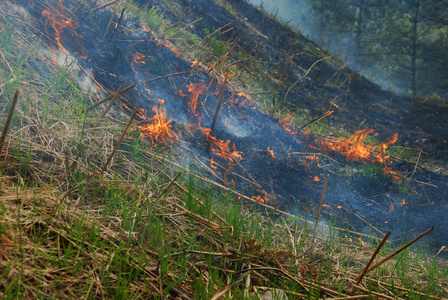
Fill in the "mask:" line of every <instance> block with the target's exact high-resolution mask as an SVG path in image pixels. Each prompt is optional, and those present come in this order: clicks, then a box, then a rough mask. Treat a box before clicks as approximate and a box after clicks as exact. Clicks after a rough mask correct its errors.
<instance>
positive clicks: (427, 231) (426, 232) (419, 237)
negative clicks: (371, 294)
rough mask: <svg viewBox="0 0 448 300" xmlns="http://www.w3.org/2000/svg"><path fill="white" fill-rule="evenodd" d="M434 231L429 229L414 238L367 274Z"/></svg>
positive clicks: (432, 228)
mask: <svg viewBox="0 0 448 300" xmlns="http://www.w3.org/2000/svg"><path fill="white" fill-rule="evenodd" d="M433 230H434V227H431V228H429V229H428V230H426V231H425V232H423V233H422V234H420V235H419V236H418V237H416V238H414V239H413V240H411V241H410V242H408V243H407V244H406V245H404V246H403V247H401V248H400V249H398V250H396V251H395V252H394V253H392V254H390V255H388V256H386V257H385V258H383V259H382V260H381V261H379V262H378V263H376V264H374V265H373V266H371V267H370V268H369V269H368V270H367V271H366V272H365V273H368V272H370V271H373V270H374V269H376V268H377V267H378V266H380V265H382V264H383V263H385V262H386V261H388V260H389V259H391V258H392V257H394V256H395V255H397V254H398V253H400V252H401V251H403V250H404V249H406V248H407V247H409V246H410V245H412V244H413V243H415V242H416V241H418V240H419V239H421V238H422V237H424V236H425V235H427V234H428V233H430V232H431V231H433Z"/></svg>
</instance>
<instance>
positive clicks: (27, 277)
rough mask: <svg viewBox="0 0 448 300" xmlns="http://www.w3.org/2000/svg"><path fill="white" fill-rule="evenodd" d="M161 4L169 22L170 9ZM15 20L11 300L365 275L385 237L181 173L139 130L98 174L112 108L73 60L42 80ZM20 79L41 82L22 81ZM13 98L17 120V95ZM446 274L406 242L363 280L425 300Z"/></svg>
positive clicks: (4, 44)
mask: <svg viewBox="0 0 448 300" xmlns="http://www.w3.org/2000/svg"><path fill="white" fill-rule="evenodd" d="M151 11H152V12H151ZM149 12H150V13H149V17H150V18H152V19H155V21H157V20H158V21H157V22H159V23H160V24H165V23H164V21H160V20H161V19H162V16H161V15H160V14H159V12H158V11H156V10H149ZM16 30H18V29H17V28H12V27H10V28H9V29H7V30H6V31H5V32H6V33H7V34H6V36H4V37H3V39H2V40H1V41H0V43H1V44H0V46H1V47H0V48H1V49H2V51H4V54H5V56H6V57H7V58H8V59H9V60H10V62H11V66H14V69H13V71H12V72H11V71H8V67H7V66H5V64H3V63H2V64H1V65H0V68H1V70H2V72H0V74H1V75H0V76H1V82H8V84H7V85H5V86H4V87H3V97H4V98H5V99H10V98H11V97H12V95H13V93H14V91H15V88H18V87H19V88H20V90H21V98H20V100H19V104H18V106H17V108H16V112H15V115H14V118H13V122H12V124H11V127H10V130H9V133H10V134H11V139H10V141H9V143H8V152H7V156H6V159H5V160H4V161H3V162H2V165H1V168H0V170H1V174H2V177H1V181H0V182H1V194H0V238H1V239H0V244H1V247H0V293H2V294H1V298H2V299H3V298H4V299H12V298H14V299H16V298H37V299H44V298H45V299H47V298H72V299H74V298H76V299H78V298H89V299H94V298H113V299H138V298H144V299H150V298H168V299H174V298H175V297H178V296H179V294H182V293H185V294H187V295H189V296H190V297H191V298H193V299H210V298H211V297H212V296H213V295H215V294H216V293H217V292H218V291H219V290H221V289H224V288H226V287H228V286H229V285H232V284H233V286H232V287H231V288H229V291H228V292H227V293H226V294H225V296H224V297H225V298H226V299H230V298H231V297H233V299H249V298H251V297H250V293H251V292H252V291H254V289H258V291H259V292H262V291H263V289H264V288H272V289H283V290H285V291H287V292H289V293H299V294H305V295H306V298H308V299H319V298H322V297H323V295H324V293H323V292H322V291H321V290H320V288H319V287H320V286H325V287H329V288H331V289H332V290H334V291H337V292H338V293H339V295H341V296H343V295H345V292H343V286H344V284H345V282H346V280H347V278H353V275H352V273H354V274H359V273H360V272H361V270H362V268H363V266H365V264H366V262H367V261H368V259H369V257H370V255H371V253H372V252H373V250H374V248H375V246H376V245H377V244H378V239H375V238H374V237H370V238H369V239H368V241H369V244H370V245H371V246H362V245H361V243H360V242H359V241H358V239H357V237H356V236H354V235H348V234H346V233H345V232H339V231H338V230H336V225H333V223H330V224H328V226H326V225H325V226H324V225H323V223H324V221H323V220H320V221H319V222H320V223H319V224H320V225H319V226H317V227H314V226H313V224H316V223H317V222H316V221H314V223H313V222H309V221H306V220H305V219H304V218H303V217H298V218H289V219H284V218H281V217H280V216H278V215H276V213H275V212H274V211H266V210H264V209H261V208H257V206H256V205H254V204H253V203H247V199H245V200H244V199H243V200H235V199H234V197H233V196H232V195H228V194H226V192H225V191H223V190H220V189H219V188H217V187H216V186H215V185H214V184H213V182H212V181H210V179H209V178H208V177H207V175H205V174H201V173H200V172H199V171H198V170H197V169H196V168H195V167H194V166H191V167H189V168H183V169H179V168H178V167H177V166H176V164H175V162H174V161H173V159H172V157H173V156H174V154H175V153H170V151H171V150H169V149H168V150H167V149H166V148H156V147H154V146H152V145H151V144H150V142H149V141H147V140H144V139H142V138H141V136H140V135H139V133H138V132H136V131H132V130H131V131H130V132H129V133H128V135H127V136H126V138H125V141H124V142H123V144H122V146H121V148H120V149H121V150H122V151H120V152H119V153H117V154H116V156H115V157H114V160H113V162H112V164H111V165H110V167H109V168H108V169H107V171H106V172H105V173H104V174H103V175H99V170H100V169H101V168H102V166H103V165H104V163H105V160H106V155H105V153H106V154H109V153H110V152H111V149H113V146H114V144H115V143H116V140H117V138H118V135H119V132H120V131H121V130H122V128H123V126H122V125H121V124H120V123H118V122H117V123H115V122H112V121H110V120H105V121H102V122H101V123H100V130H93V129H92V125H91V124H92V123H95V121H96V119H97V117H98V115H99V114H100V113H101V110H102V108H101V107H100V108H98V109H97V110H93V111H90V112H87V110H86V108H87V106H88V105H89V104H91V103H90V101H91V100H90V98H89V94H88V93H86V92H83V91H82V90H81V89H80V88H79V87H78V86H77V83H76V82H75V81H74V80H73V78H72V76H71V72H70V66H67V67H65V68H57V67H52V68H50V69H51V70H49V71H48V73H50V74H51V76H49V77H48V78H45V77H41V76H40V75H39V74H40V72H39V70H38V69H33V67H32V65H35V66H37V65H39V64H43V63H44V61H40V60H38V58H33V57H37V55H36V56H34V55H32V54H33V53H35V52H36V47H38V46H39V45H38V43H37V42H36V44H33V47H29V48H26V49H22V51H23V53H20V47H18V46H16V47H13V46H11V45H9V44H8V43H11V42H14V41H13V40H11V39H10V37H11V36H14V34H15V31H16ZM22 42H23V41H22ZM27 49H28V50H27ZM29 49H34V50H29ZM23 57H27V58H28V59H29V60H30V59H36V61H35V63H34V64H31V63H30V61H29V60H28V61H26V60H24V59H23ZM49 65H51V64H49ZM11 74H13V75H11ZM14 76H15V78H19V79H20V80H25V79H28V80H30V81H32V82H34V83H36V84H35V85H23V84H19V83H20V80H16V81H10V79H12V78H14ZM0 105H1V109H2V114H1V116H0V117H1V119H0V124H4V120H5V118H6V114H7V112H8V105H7V103H6V102H5V103H1V104H0ZM122 121H123V122H124V121H126V118H124V120H122ZM295 122H297V123H298V124H300V123H301V122H300V119H299V120H297V121H295ZM322 126H324V125H322ZM315 130H316V131H318V130H319V129H318V128H316V129H315ZM81 145H84V146H85V148H84V150H83V151H82V154H81V156H80V157H79V159H78V160H77V164H76V166H75V167H74V168H73V169H71V168H70V166H71V164H72V163H73V158H74V157H76V155H77V153H78V151H79V150H80V149H81V148H80V147H81ZM179 171H181V172H182V176H181V177H179V179H178V180H177V181H176V183H178V184H179V185H180V186H181V187H182V188H180V187H179V186H177V185H172V186H171V188H170V189H168V190H166V192H164V193H163V194H162V191H164V188H165V187H166V186H167V185H168V184H169V183H170V181H171V179H172V178H173V177H174V175H175V174H176V173H177V172H179ZM364 172H365V173H368V172H374V170H366V171H364ZM302 213H303V212H302ZM363 239H365V238H363ZM366 240H367V239H366ZM389 252H391V249H390V248H389V249H386V250H383V251H382V252H381V254H380V255H383V256H384V255H385V254H386V253H389ZM248 270H251V271H248ZM447 272H448V271H447V268H446V263H445V262H444V261H442V260H438V259H435V258H434V257H428V256H427V255H426V254H425V251H424V249H422V250H421V251H404V252H403V253H402V254H400V255H399V256H397V257H396V258H395V259H393V260H391V261H390V262H388V263H386V264H385V265H384V266H381V267H380V268H378V269H377V270H375V271H374V272H373V273H371V274H369V275H368V278H367V279H366V281H365V282H364V286H365V287H366V288H367V289H368V290H369V291H373V292H378V293H383V294H384V293H386V292H385V290H384V288H383V287H385V286H386V287H387V288H386V289H387V290H388V291H391V292H393V293H394V295H397V296H399V297H403V298H408V299H420V298H421V297H422V295H421V294H418V293H419V292H424V293H427V295H432V296H441V295H444V296H446V291H444V289H446V286H447V282H446V281H447V278H448V277H447V275H448V274H447ZM249 274H250V275H249ZM379 279H381V284H379ZM246 284H247V285H246ZM302 285H306V286H308V287H307V288H304V287H303V286H302ZM403 289H407V290H409V291H407V290H403ZM327 296H328V297H329V295H327ZM289 297H290V298H293V297H294V296H293V295H292V294H289Z"/></svg>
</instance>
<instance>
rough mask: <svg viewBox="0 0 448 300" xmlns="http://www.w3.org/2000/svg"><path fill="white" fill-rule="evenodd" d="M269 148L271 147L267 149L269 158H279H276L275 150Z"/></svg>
mask: <svg viewBox="0 0 448 300" xmlns="http://www.w3.org/2000/svg"><path fill="white" fill-rule="evenodd" d="M269 148H270V147H268V149H266V150H267V151H268V154H269V156H270V157H272V158H277V157H275V154H274V150H271V149H269Z"/></svg>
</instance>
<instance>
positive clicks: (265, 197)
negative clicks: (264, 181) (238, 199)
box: [252, 191, 269, 203]
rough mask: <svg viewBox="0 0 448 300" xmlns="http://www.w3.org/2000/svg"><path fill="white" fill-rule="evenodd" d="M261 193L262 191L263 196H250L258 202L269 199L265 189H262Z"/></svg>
mask: <svg viewBox="0 0 448 300" xmlns="http://www.w3.org/2000/svg"><path fill="white" fill-rule="evenodd" d="M262 193H263V197H261V196H260V195H257V196H252V199H254V200H257V201H258V202H261V203H265V202H268V201H269V199H268V193H266V191H262Z"/></svg>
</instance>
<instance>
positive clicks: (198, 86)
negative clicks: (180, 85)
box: [179, 83, 207, 116]
mask: <svg viewBox="0 0 448 300" xmlns="http://www.w3.org/2000/svg"><path fill="white" fill-rule="evenodd" d="M187 88H188V91H189V92H190V95H186V94H185V93H184V92H183V91H182V90H179V95H181V96H182V97H185V96H188V98H189V99H190V100H191V101H190V102H188V106H189V107H190V111H191V113H192V114H194V115H195V116H197V115H198V113H197V106H198V98H199V95H201V94H202V93H204V92H205V91H206V90H207V86H206V85H205V84H203V83H192V84H190V85H188V86H187Z"/></svg>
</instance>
